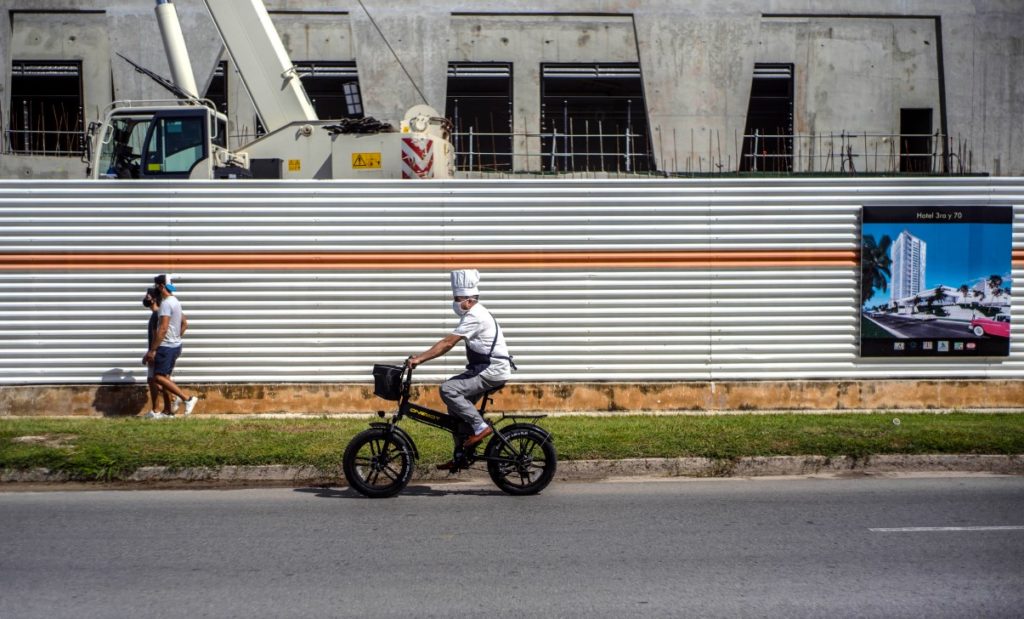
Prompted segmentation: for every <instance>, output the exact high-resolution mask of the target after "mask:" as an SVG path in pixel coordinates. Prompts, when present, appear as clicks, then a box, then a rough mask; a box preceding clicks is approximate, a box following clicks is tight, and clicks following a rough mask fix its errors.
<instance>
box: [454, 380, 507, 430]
mask: <svg viewBox="0 0 1024 619" xmlns="http://www.w3.org/2000/svg"><path fill="white" fill-rule="evenodd" d="M504 384H505V381H503V380H491V379H489V378H484V377H483V376H480V375H479V374H477V375H476V376H467V375H466V374H459V375H458V376H453V377H451V378H449V379H448V380H446V381H444V382H443V383H441V399H442V400H444V403H445V404H447V405H448V414H450V415H456V416H458V417H459V418H460V419H462V420H463V421H465V422H466V423H468V424H469V425H471V426H473V428H474V429H476V427H477V425H478V424H480V423H482V421H483V419H482V418H481V417H480V413H478V412H477V410H476V406H474V402H476V401H477V400H479V399H480V396H481V395H483V394H484V392H486V391H489V390H491V389H497V388H498V387H501V386H502V385H504Z"/></svg>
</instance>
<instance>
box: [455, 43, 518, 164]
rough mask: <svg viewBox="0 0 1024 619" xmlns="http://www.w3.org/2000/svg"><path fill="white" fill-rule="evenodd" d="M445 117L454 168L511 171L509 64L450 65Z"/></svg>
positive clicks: (510, 75) (510, 86)
mask: <svg viewBox="0 0 1024 619" xmlns="http://www.w3.org/2000/svg"><path fill="white" fill-rule="evenodd" d="M445 116H446V117H447V118H448V120H450V121H451V123H452V131H453V135H452V141H453V143H454V147H455V167H456V169H459V170H488V171H508V172H510V171H512V65H511V64H507V63H476V64H468V63H451V64H449V65H448V96H447V104H446V110H445Z"/></svg>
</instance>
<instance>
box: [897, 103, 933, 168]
mask: <svg viewBox="0 0 1024 619" xmlns="http://www.w3.org/2000/svg"><path fill="white" fill-rule="evenodd" d="M932 161H933V157H932V109H931V108H930V107H929V108H903V109H901V110H900V172H917V173H921V174H925V173H928V172H931V171H932Z"/></svg>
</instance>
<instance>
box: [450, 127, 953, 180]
mask: <svg viewBox="0 0 1024 619" xmlns="http://www.w3.org/2000/svg"><path fill="white" fill-rule="evenodd" d="M589 129H590V127H589V126H588V127H586V128H585V131H584V132H583V133H578V134H577V133H562V132H559V131H550V132H542V133H522V132H513V133H493V132H479V131H475V130H474V129H473V128H469V129H468V130H467V131H463V132H454V133H453V134H452V143H453V145H454V146H455V153H456V161H457V163H456V169H457V170H459V171H473V172H553V173H564V172H600V173H625V174H636V173H640V174H644V173H649V174H661V175H680V176H685V175H705V174H736V173H751V174H782V175H788V174H823V175H855V174H886V175H888V174H923V175H937V174H946V175H963V174H972V173H973V151H972V149H971V146H970V143H969V142H968V141H967V140H966V139H964V138H962V137H960V136H957V137H955V138H954V137H952V136H947V135H943V134H941V133H938V132H936V133H933V134H897V133H875V132H851V131H839V132H837V133H836V132H823V133H810V134H770V135H763V134H761V133H759V132H754V133H753V134H749V135H745V134H740V133H739V132H735V133H734V135H733V140H732V144H723V142H722V139H721V134H720V132H717V131H712V132H708V143H707V144H702V145H701V147H699V148H697V147H695V144H694V141H695V140H694V137H693V135H692V134H691V136H690V140H688V141H686V142H684V141H683V140H681V139H679V138H678V133H677V132H676V131H675V130H673V131H672V132H671V135H669V134H668V132H664V133H663V132H662V130H661V127H655V128H654V131H653V133H654V136H653V137H654V141H655V143H656V144H657V145H658V152H657V154H658V161H659V162H660V164H659V165H658V166H657V168H656V167H655V159H654V153H653V152H651V151H650V150H647V149H646V136H643V135H641V134H637V133H632V132H628V131H627V132H625V133H604V132H602V131H601V130H600V125H598V130H597V131H596V132H591V131H590V130H589ZM609 143H611V144H614V145H615V146H614V147H612V148H608V147H607V145H608V144H609ZM638 143H639V144H643V146H644V148H639V149H638V148H637V147H636V146H637V144H638ZM501 145H507V148H501V147H500V146H501ZM730 147H731V148H730ZM737 153H738V155H737Z"/></svg>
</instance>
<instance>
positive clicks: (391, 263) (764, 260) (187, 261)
mask: <svg viewBox="0 0 1024 619" xmlns="http://www.w3.org/2000/svg"><path fill="white" fill-rule="evenodd" d="M858 260H859V255H858V252H856V251H819V250H797V251H718V252H709V251H637V252H614V251H598V252H408V253H406V252H328V253H323V252H310V253H304V252H258V253H228V252H220V253H179V254H158V253H153V254H145V253H84V254H83V253H75V254H60V253H25V254H0V270H3V271H50V270H56V271H83V270H143V271H145V270H148V271H168V270H170V271H220V270H260V271H262V270H299V269H311V270H379V269H455V268H468V267H472V268H488V269H495V268H522V269H558V268H586V267H601V268H621V269H631V268H691V269H698V268H716V267H853V266H856V265H857V263H858Z"/></svg>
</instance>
